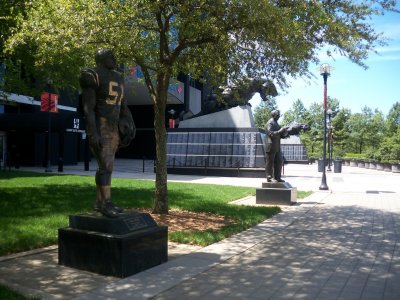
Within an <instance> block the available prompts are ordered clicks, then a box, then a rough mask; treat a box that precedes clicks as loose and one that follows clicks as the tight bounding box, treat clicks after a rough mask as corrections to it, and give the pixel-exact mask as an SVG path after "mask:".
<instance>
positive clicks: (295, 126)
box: [282, 122, 311, 139]
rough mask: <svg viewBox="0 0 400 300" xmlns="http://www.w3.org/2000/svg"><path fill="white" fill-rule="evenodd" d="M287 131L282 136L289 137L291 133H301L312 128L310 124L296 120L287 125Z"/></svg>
mask: <svg viewBox="0 0 400 300" xmlns="http://www.w3.org/2000/svg"><path fill="white" fill-rule="evenodd" d="M285 128H286V131H285V134H284V135H283V136H282V138H284V139H285V138H288V137H289V136H291V135H299V134H300V133H301V131H308V130H310V129H311V128H310V126H309V125H308V124H306V123H297V122H294V123H292V124H291V125H289V126H286V127H285Z"/></svg>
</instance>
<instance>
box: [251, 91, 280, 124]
mask: <svg viewBox="0 0 400 300" xmlns="http://www.w3.org/2000/svg"><path fill="white" fill-rule="evenodd" d="M274 109H278V106H277V105H276V99H275V98H270V99H269V101H268V102H264V101H262V102H261V103H260V104H259V105H258V106H257V107H256V108H255V109H254V123H255V125H256V127H258V128H264V127H265V124H266V123H267V121H268V120H269V119H270V118H271V112H272V111H273V110H274Z"/></svg>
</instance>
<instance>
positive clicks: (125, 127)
mask: <svg viewBox="0 0 400 300" xmlns="http://www.w3.org/2000/svg"><path fill="white" fill-rule="evenodd" d="M95 60H96V67H94V68H88V69H84V70H82V71H81V74H80V78H79V80H80V85H81V88H82V103H83V111H84V114H85V119H86V134H87V136H88V138H89V145H90V149H91V151H92V153H93V155H94V157H95V158H96V160H97V164H98V168H97V171H96V179H95V180H96V202H95V210H96V211H99V212H100V213H101V214H103V215H104V216H106V217H117V216H118V214H120V213H121V212H123V209H122V208H120V207H118V206H116V205H115V204H114V203H113V202H112V201H111V174H112V171H113V166H114V158H115V153H116V152H117V150H118V148H119V147H121V146H127V145H129V143H130V142H131V140H132V139H133V138H134V137H135V131H136V128H135V125H134V122H133V118H132V114H131V112H130V110H129V108H128V106H127V104H126V101H125V99H124V80H123V75H122V74H121V73H119V72H118V71H116V70H115V69H116V66H117V62H116V59H115V56H114V54H113V53H112V52H111V51H110V50H108V49H101V50H99V51H98V52H97V53H96V56H95Z"/></svg>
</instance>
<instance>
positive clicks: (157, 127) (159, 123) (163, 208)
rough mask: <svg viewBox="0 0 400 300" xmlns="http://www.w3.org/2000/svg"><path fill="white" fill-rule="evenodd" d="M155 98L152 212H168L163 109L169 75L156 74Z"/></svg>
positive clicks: (165, 137)
mask: <svg viewBox="0 0 400 300" xmlns="http://www.w3.org/2000/svg"><path fill="white" fill-rule="evenodd" d="M157 77H158V78H157V87H156V89H157V99H156V101H155V104H154V131H155V138H156V183H155V193H154V206H153V213H157V214H167V213H168V188H167V131H166V128H165V110H166V104H167V91H168V85H169V75H168V74H159V75H158V76H157Z"/></svg>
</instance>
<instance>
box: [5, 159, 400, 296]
mask: <svg viewBox="0 0 400 300" xmlns="http://www.w3.org/2000/svg"><path fill="white" fill-rule="evenodd" d="M136 163H137V165H138V166H137V168H136V169H134V168H132V167H131V165H133V164H134V162H132V161H125V160H119V161H117V165H116V168H115V169H116V172H114V177H128V178H146V179H154V174H153V173H152V170H151V171H146V168H145V170H144V171H145V172H143V169H141V168H140V162H139V163H138V162H136ZM79 167H82V166H77V167H74V168H71V169H68V168H67V167H65V169H64V171H65V173H73V174H80V175H90V176H93V174H94V168H92V166H91V171H89V172H85V171H83V170H82V169H83V168H82V169H79ZM150 169H151V168H150ZM36 171H40V170H37V169H36ZM342 171H343V172H342V173H327V184H328V186H329V188H330V190H329V191H322V192H321V191H319V190H318V187H319V185H320V183H321V173H318V172H317V166H316V165H315V164H314V165H290V164H289V165H287V166H285V180H286V181H288V182H290V183H291V184H292V186H296V187H297V188H298V190H303V191H304V190H311V191H315V193H314V194H313V195H312V196H310V197H308V198H306V199H303V200H302V201H299V202H298V204H297V205H295V206H292V207H289V208H286V209H284V211H283V212H282V213H280V214H278V215H276V216H275V217H273V218H272V219H269V220H267V221H265V222H263V223H261V224H259V225H257V226H255V227H253V228H251V229H249V230H247V231H245V232H242V233H240V234H238V235H235V236H233V237H231V238H228V239H225V240H223V241H221V242H219V243H215V244H213V245H210V246H208V247H204V248H191V247H190V246H182V245H173V244H171V245H170V248H171V250H172V249H173V247H175V249H176V251H177V252H176V253H177V254H176V255H175V256H174V257H171V258H172V259H170V260H169V261H168V262H167V263H165V264H162V265H160V266H157V267H154V268H151V269H149V270H147V271H144V272H141V273H139V274H136V275H133V276H131V277H128V278H125V279H118V278H112V277H104V276H100V275H96V274H92V273H88V272H83V271H77V270H74V269H70V268H66V267H62V266H58V265H57V249H54V248H53V249H51V248H50V249H47V250H46V251H43V252H40V253H28V255H23V256H21V255H20V256H17V257H8V258H4V257H3V258H2V259H3V260H0V283H2V284H6V285H9V286H11V287H13V288H15V289H17V290H20V291H22V292H23V293H27V294H29V293H33V294H36V295H41V296H42V297H43V298H44V299H149V298H154V299H188V298H190V299H192V298H195V299H228V298H229V299H288V298H290V299H400V287H399V285H398V282H400V255H399V254H400V248H399V239H400V174H394V173H387V172H383V171H375V170H369V169H361V168H356V167H347V166H343V168H342ZM169 180H171V181H172V180H174V181H187V182H193V183H214V184H231V185H243V186H254V187H259V186H261V182H262V181H263V179H256V178H223V177H202V176H179V175H170V176H169ZM180 247H183V248H180ZM178 249H180V250H178ZM170 253H173V251H172V252H171V251H170Z"/></svg>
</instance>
